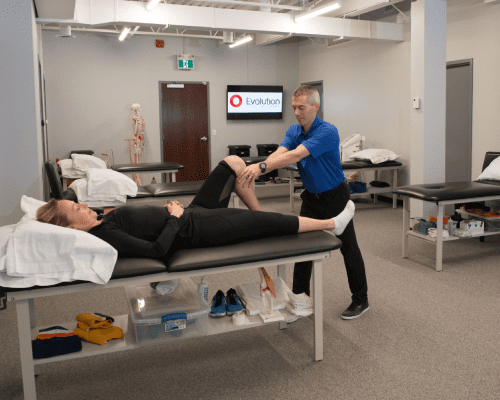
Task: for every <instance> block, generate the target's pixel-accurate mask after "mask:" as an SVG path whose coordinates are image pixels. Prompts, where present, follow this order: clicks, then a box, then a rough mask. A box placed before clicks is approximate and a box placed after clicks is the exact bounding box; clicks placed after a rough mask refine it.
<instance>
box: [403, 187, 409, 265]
mask: <svg viewBox="0 0 500 400" xmlns="http://www.w3.org/2000/svg"><path fill="white" fill-rule="evenodd" d="M409 230H410V198H409V197H408V196H403V257H404V258H406V257H408V234H407V233H406V232H408V231H409Z"/></svg>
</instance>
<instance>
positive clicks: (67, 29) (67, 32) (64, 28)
mask: <svg viewBox="0 0 500 400" xmlns="http://www.w3.org/2000/svg"><path fill="white" fill-rule="evenodd" d="M56 37H62V38H74V36H71V26H70V25H60V26H59V35H56Z"/></svg>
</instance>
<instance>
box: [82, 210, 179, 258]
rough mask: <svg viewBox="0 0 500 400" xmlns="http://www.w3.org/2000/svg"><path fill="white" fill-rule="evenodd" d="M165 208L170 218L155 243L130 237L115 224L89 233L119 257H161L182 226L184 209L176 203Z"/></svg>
mask: <svg viewBox="0 0 500 400" xmlns="http://www.w3.org/2000/svg"><path fill="white" fill-rule="evenodd" d="M166 207H167V209H168V211H169V213H170V216H169V217H168V218H167V220H166V223H165V227H164V228H163V230H162V232H161V233H160V235H159V236H158V238H157V239H156V240H155V241H149V240H145V239H139V238H137V237H135V236H132V235H131V234H129V233H127V232H126V231H124V230H123V229H122V227H121V226H120V225H119V224H115V223H109V224H106V225H103V226H101V227H100V228H99V229H97V230H96V231H94V232H91V233H92V234H93V235H95V236H97V237H99V238H100V239H102V240H104V241H105V242H107V243H109V244H110V245H111V246H113V247H114V248H115V249H116V250H117V251H118V255H119V256H120V257H148V258H160V257H163V256H165V255H166V254H167V252H168V251H169V249H170V247H171V246H172V243H173V242H174V240H175V238H176V236H177V233H178V232H179V229H180V228H181V226H182V223H181V220H180V217H181V216H182V215H183V213H184V208H183V207H182V205H181V204H179V203H177V202H171V203H170V204H167V205H166Z"/></svg>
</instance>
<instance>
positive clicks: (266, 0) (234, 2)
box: [210, 0, 304, 11]
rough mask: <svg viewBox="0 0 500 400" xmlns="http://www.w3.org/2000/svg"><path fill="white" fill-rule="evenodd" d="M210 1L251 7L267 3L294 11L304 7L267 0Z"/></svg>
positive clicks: (211, 0)
mask: <svg viewBox="0 0 500 400" xmlns="http://www.w3.org/2000/svg"><path fill="white" fill-rule="evenodd" d="M210 3H220V4H232V5H238V6H253V7H259V8H260V7H262V3H267V4H266V5H267V7H269V8H276V9H279V10H294V11H301V10H303V9H304V7H300V6H287V5H280V4H273V3H271V2H270V1H268V0H263V1H262V2H260V3H257V2H253V1H244V0H210Z"/></svg>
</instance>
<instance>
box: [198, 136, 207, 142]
mask: <svg viewBox="0 0 500 400" xmlns="http://www.w3.org/2000/svg"><path fill="white" fill-rule="evenodd" d="M200 140H203V141H204V142H206V141H207V140H208V138H207V137H206V136H203V137H202V138H201V139H200Z"/></svg>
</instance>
